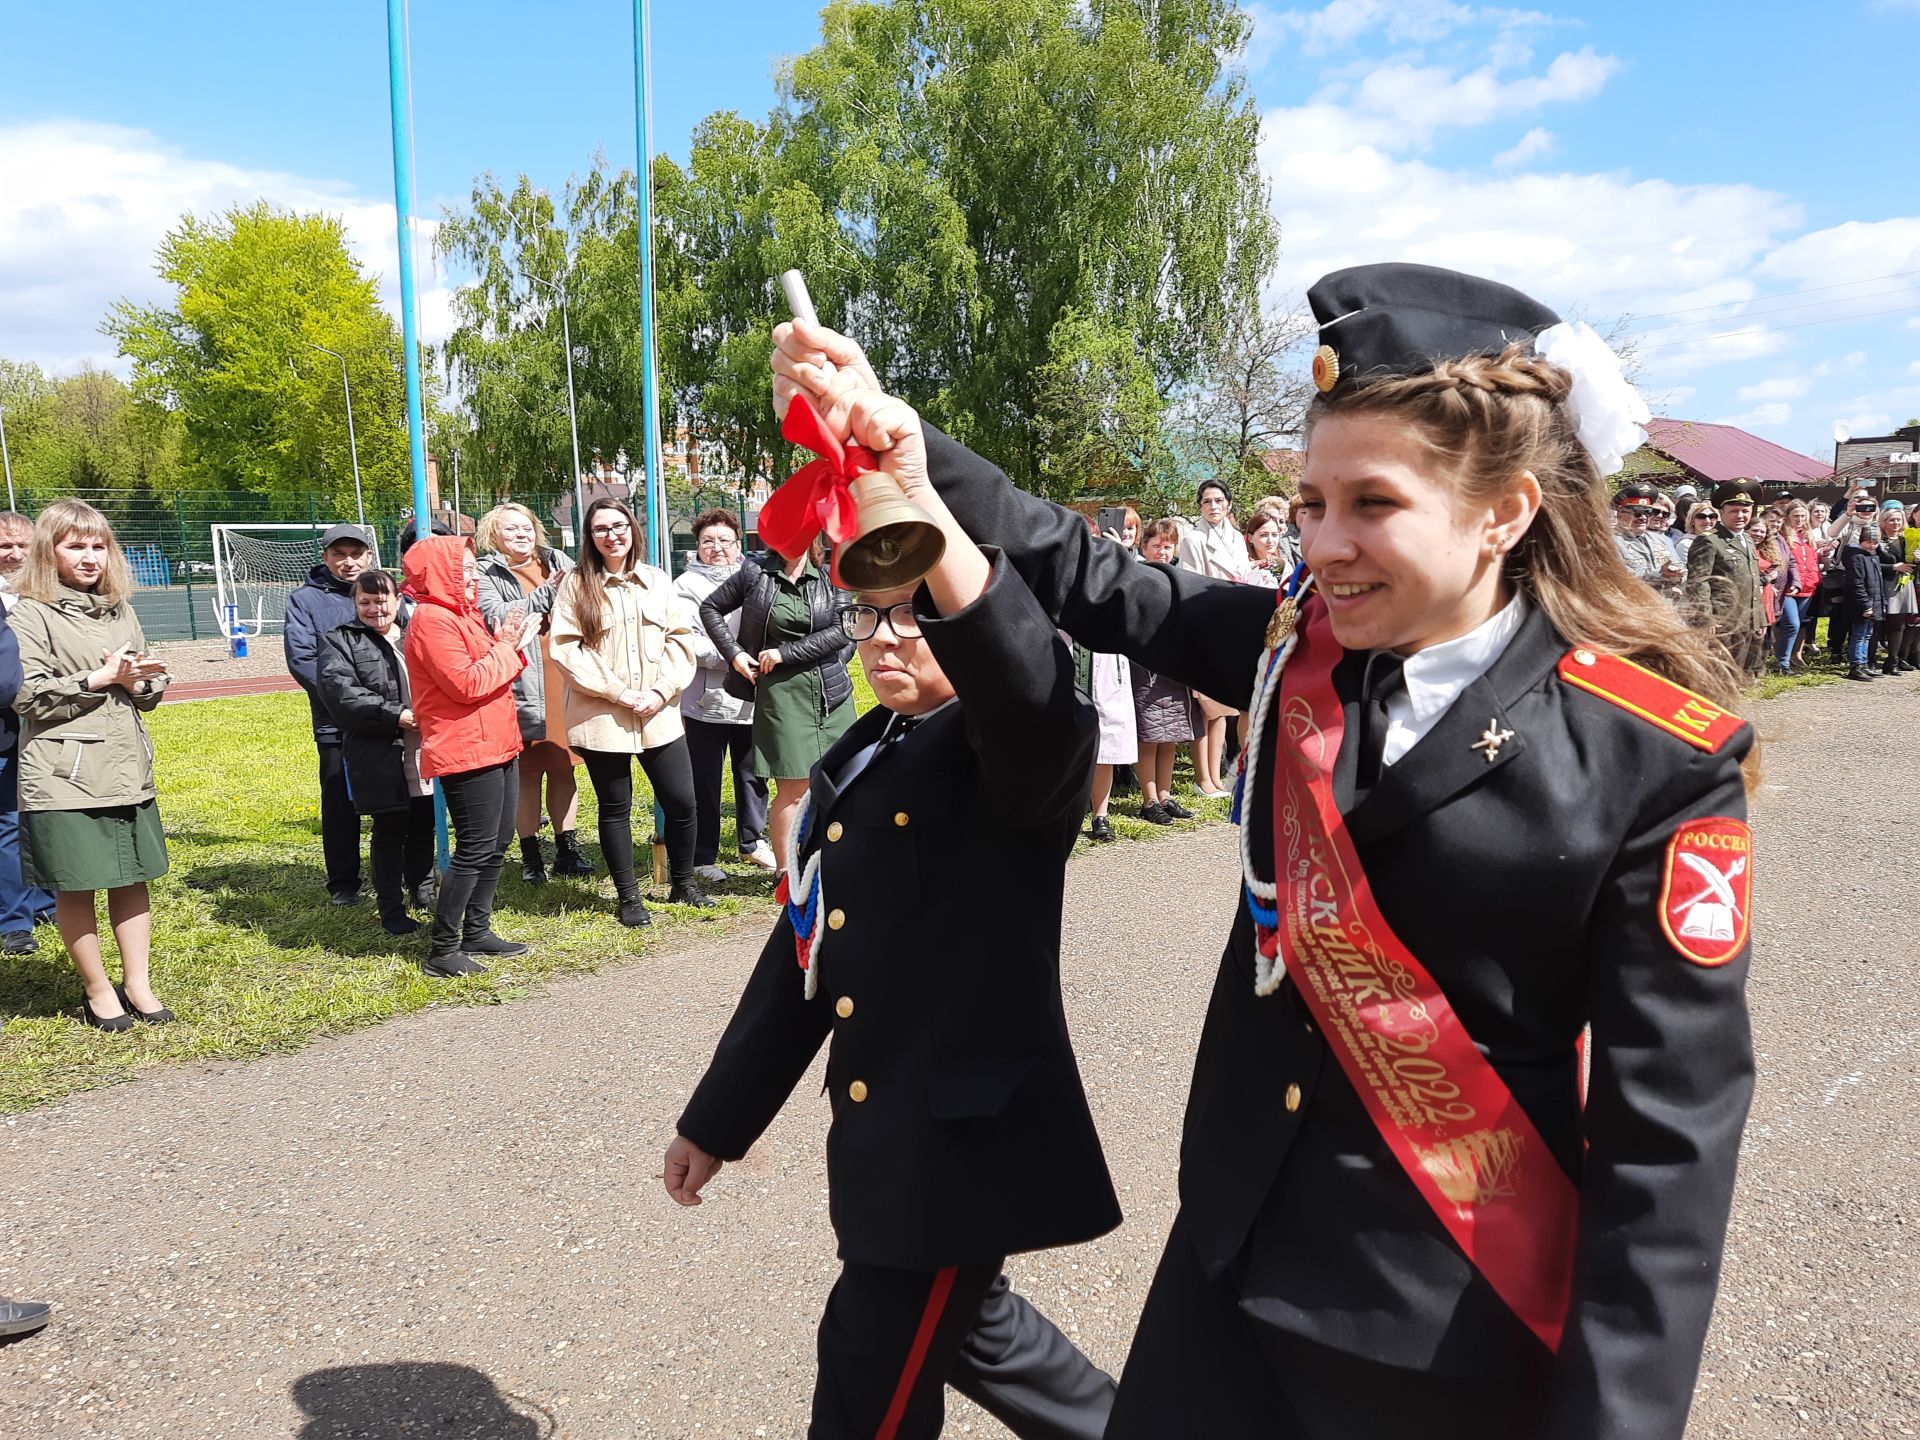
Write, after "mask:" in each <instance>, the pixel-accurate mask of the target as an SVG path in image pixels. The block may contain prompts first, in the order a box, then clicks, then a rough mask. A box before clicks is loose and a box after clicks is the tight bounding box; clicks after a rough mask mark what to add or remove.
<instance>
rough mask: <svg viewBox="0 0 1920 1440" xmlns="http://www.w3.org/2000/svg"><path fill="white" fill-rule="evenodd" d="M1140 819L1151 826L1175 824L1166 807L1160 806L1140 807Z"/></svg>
mask: <svg viewBox="0 0 1920 1440" xmlns="http://www.w3.org/2000/svg"><path fill="white" fill-rule="evenodd" d="M1140 818H1141V819H1142V820H1144V821H1146V822H1147V823H1148V824H1149V825H1171V824H1173V816H1171V815H1169V814H1168V813H1167V808H1166V806H1164V805H1159V804H1154V805H1142V806H1141V807H1140Z"/></svg>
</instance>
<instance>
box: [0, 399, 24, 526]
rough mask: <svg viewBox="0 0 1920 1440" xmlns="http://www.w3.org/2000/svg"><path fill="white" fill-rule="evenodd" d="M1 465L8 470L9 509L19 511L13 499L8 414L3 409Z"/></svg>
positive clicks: (1, 410)
mask: <svg viewBox="0 0 1920 1440" xmlns="http://www.w3.org/2000/svg"><path fill="white" fill-rule="evenodd" d="M0 464H3V465H5V466H6V469H7V509H9V510H18V509H19V508H20V507H19V506H18V505H16V504H15V503H14V499H13V457H12V456H11V455H9V454H7V412H6V411H5V410H3V409H0Z"/></svg>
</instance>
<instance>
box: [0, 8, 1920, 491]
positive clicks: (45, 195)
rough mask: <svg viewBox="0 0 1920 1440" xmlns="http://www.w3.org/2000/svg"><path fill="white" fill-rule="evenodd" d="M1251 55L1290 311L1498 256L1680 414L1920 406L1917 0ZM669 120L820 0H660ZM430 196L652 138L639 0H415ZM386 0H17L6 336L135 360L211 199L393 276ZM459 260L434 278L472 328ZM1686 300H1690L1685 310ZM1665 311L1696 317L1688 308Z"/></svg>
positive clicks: (1270, 20) (716, 89)
mask: <svg viewBox="0 0 1920 1440" xmlns="http://www.w3.org/2000/svg"><path fill="white" fill-rule="evenodd" d="M1248 9H1249V11H1250V12H1251V13H1252V14H1253V16H1254V19H1255V22H1256V24H1255V33H1254V39H1253V41H1252V43H1251V45H1250V46H1249V48H1248V51H1247V53H1246V55H1245V57H1244V63H1245V65H1246V68H1247V70H1248V74H1249V77H1250V80H1251V83H1252V88H1253V91H1254V94H1255V96H1256V98H1257V100H1258V103H1259V105H1260V108H1261V110H1262V113H1263V116H1264V118H1265V139H1264V141H1263V146H1262V161H1263V165H1264V167H1265V169H1266V172H1267V174H1268V177H1269V179H1270V182H1271V184H1272V186H1273V191H1274V196H1273V204H1274V209H1275V212H1276V214H1277V215H1278V217H1279V219H1280V221H1281V225H1282V231H1283V236H1282V243H1283V247H1284V248H1283V254H1282V259H1281V264H1280V269H1279V273H1278V274H1277V275H1276V276H1275V278H1274V298H1275V300H1276V301H1277V302H1278V301H1284V299H1285V298H1286V297H1287V296H1289V295H1291V294H1294V293H1297V292H1298V291H1299V290H1301V289H1303V288H1304V286H1305V285H1306V284H1307V283H1308V282H1310V281H1311V280H1312V279H1313V278H1314V276H1316V275H1318V274H1320V273H1322V272H1324V271H1325V270H1328V269H1332V268H1335V267H1336V266H1338V265H1342V264H1350V263H1355V262H1359V261H1368V260H1384V259H1418V260H1426V261H1429V262H1431V263H1437V264H1446V265H1452V266H1455V267H1456V268H1461V269H1470V270H1476V271H1480V272H1482V273H1488V274H1493V275H1497V276H1499V277H1500V278H1503V279H1507V280H1509V281H1511V282H1512V283H1515V284H1518V285H1521V286H1522V287H1523V288H1525V289H1528V290H1529V291H1530V292H1532V293H1534V294H1537V295H1538V296H1540V298H1542V299H1544V300H1546V301H1547V302H1548V303H1550V304H1553V305H1555V306H1557V307H1559V308H1561V309H1562V310H1563V311H1568V312H1572V313H1578V314H1580V315H1583V316H1585V317H1586V318H1588V319H1590V320H1591V321H1592V322H1593V323H1594V324H1595V325H1596V326H1598V327H1600V328H1602V329H1603V330H1605V329H1608V328H1610V327H1612V326H1615V325H1617V324H1619V323H1620V322H1621V321H1622V317H1629V318H1628V320H1627V328H1626V330H1625V332H1624V333H1625V334H1627V335H1628V336H1630V337H1632V340H1633V343H1634V344H1635V345H1636V346H1637V348H1638V355H1637V360H1638V363H1639V365H1640V367H1641V373H1642V376H1643V381H1644V384H1645V388H1646V389H1647V390H1648V392H1649V396H1650V398H1651V399H1652V400H1653V401H1654V402H1655V408H1656V410H1659V411H1661V412H1662V413H1668V414H1673V415H1676V416H1681V417H1684V418H1691V419H1702V420H1727V421H1734V422H1736V423H1740V424H1742V425H1744V426H1746V427H1747V428H1750V429H1752V430H1754V431H1756V432H1757V433H1760V434H1763V435H1766V436H1768V437H1769V438H1771V439H1775V440H1778V441H1780V442H1782V443H1785V444H1789V445H1791V446H1793V447H1794V448H1797V449H1801V450H1805V451H1808V452H1810V453H1814V454H1821V453H1823V452H1826V453H1830V443H1831V442H1830V432H1831V429H1832V426H1833V424H1834V423H1835V422H1836V421H1840V422H1844V423H1847V424H1848V425H1849V427H1850V428H1851V429H1853V430H1854V431H1855V433H1869V432H1877V431H1878V430H1881V429H1884V428H1886V427H1887V426H1888V425H1889V424H1899V423H1901V422H1902V421H1904V420H1905V419H1906V418H1907V417H1908V416H1910V415H1916V414H1920V359H1916V357H1920V196H1916V194H1915V191H1914V182H1915V180H1916V178H1920V177H1916V175H1915V170H1914V163H1915V162H1914V150H1913V137H1914V134H1915V130H1916V126H1915V125H1914V123H1913V121H1912V118H1911V95H1910V89H1911V87H1910V85H1908V84H1907V83H1906V81H1905V80H1904V79H1903V78H1902V77H1903V71H1902V68H1901V67H1902V64H1903V61H1902V59H1901V57H1902V56H1910V55H1912V54H1913V53H1915V51H1916V48H1920V0H1832V3H1828V4H1824V5H1817V6H1815V5H1806V4H1788V3H1781V0H1771V3H1749V4H1740V5H1734V4H1729V3H1714V4H1697V3H1696V4H1690V5H1674V4H1671V3H1669V4H1663V5H1655V4H1651V3H1643V0H1627V3H1621V0H1615V3H1610V4H1600V3H1597V0H1583V3H1568V4H1552V5H1548V6H1544V7H1541V8H1539V9H1526V10H1519V9H1503V8H1489V7H1481V6H1470V5H1465V4H1456V3H1452V0H1398V3H1395V0H1332V3H1325V4H1319V5H1300V6H1295V7H1289V6H1286V5H1283V4H1276V3H1267V0H1263V3H1257V4H1251V5H1249V6H1248ZM655 10H656V15H655V33H654V61H653V77H654V86H655V102H654V115H655V124H656V137H657V143H658V145H659V147H660V148H661V149H662V150H665V151H667V152H668V153H671V154H674V155H677V156H683V155H684V154H685V152H686V145H687V137H688V135H689V133H690V131H691V130H692V128H693V126H694V125H695V124H697V123H698V121H699V120H700V118H701V117H702V116H704V115H706V114H708V113H710V112H711V111H714V110H718V109H737V110H740V111H742V112H743V113H746V114H749V115H753V116H760V115H763V114H764V113H765V111H766V109H767V107H768V106H769V104H770V103H771V102H772V99H773V74H774V70H775V67H776V65H777V64H778V61H779V58H780V57H781V56H783V55H787V54H792V53H795V52H798V51H800V50H804V49H805V48H807V47H808V46H809V45H810V44H812V43H813V41H814V40H815V38H816V37H817V33H818V20H817V13H816V11H815V9H814V7H813V6H812V5H810V4H808V3H804V0H802V3H779V4H776V3H769V0H709V3H705V4H690V3H686V0H679V3H674V0H662V3H660V4H658V5H657V6H656V7H655ZM412 24H413V47H414V62H415V63H414V87H415V98H414V113H415V122H416V130H417V135H416V154H417V158H418V164H419V200H420V209H421V212H422V213H423V214H426V215H432V214H435V213H437V212H438V209H439V207H440V206H441V205H442V204H443V203H446V202H458V201H459V200H460V199H461V198H462V197H464V195H465V194H466V192H467V187H468V185H469V183H470V181H471V179H472V177H473V176H474V175H475V174H476V173H478V172H479V171H482V170H489V169H490V170H493V171H495V172H496V173H499V174H501V175H503V176H508V177H510V176H512V175H514V174H516V173H518V172H520V171H523V170H524V171H526V172H527V173H528V174H530V175H532V176H533V177H534V178H535V180H536V182H537V183H541V184H546V185H549V186H553V187H556V188H557V187H558V186H559V185H560V184H561V183H562V182H563V181H564V180H565V178H566V176H567V174H568V173H569V172H571V171H574V170H577V169H580V168H582V167H583V166H584V165H585V164H586V163H587V160H588V157H589V156H590V155H591V154H592V152H593V151H594V149H595V148H596V147H599V148H603V149H604V150H605V152H606V153H607V155H608V156H609V158H611V159H612V160H613V161H615V162H616V163H618V164H623V165H624V164H631V163H632V161H633V158H634V153H635V135H634V122H633V86H632V48H631V46H632V37H631V6H630V5H628V4H621V3H612V0H598V3H586V0H560V3H549V4H546V5H543V6H540V7H537V8H536V7H530V6H526V5H525V4H524V3H523V4H516V5H509V4H504V3H499V0H459V3H455V0H414V3H413V15H412ZM389 144H390V142H389V138H388V130H387V94H386V58H385V19H384V6H383V5H381V4H380V3H378V0H350V3H338V0H336V3H333V4H329V5H324V6H278V5H275V6H263V5H260V4H258V3H257V0H255V3H250V4H246V5H242V4H238V3H232V0H197V3H194V4H191V5H188V6H173V7H157V6H152V5H136V4H132V3H118V0H116V3H106V0H66V3H64V4H59V5H54V4H46V3H33V4H27V3H22V0H0V354H6V355H10V356H15V357H21V358H31V359H35V360H38V361H40V362H41V363H43V364H46V365H48V366H49V367H52V368H57V369H68V368H71V367H72V366H74V365H76V364H79V363H81V362H83V361H85V360H88V359H91V360H94V361H96V362H100V363H113V361H112V355H111V349H110V347H109V346H108V345H107V344H106V342H104V341H103V340H101V338H100V337H99V335H98V333H97V330H96V327H97V324H98V321H99V319H100V316H101V315H102V313H104V310H105V308H106V306H107V304H108V303H110V302H111V301H112V300H113V299H115V298H118V297H120V296H122V295H133V296H136V297H139V298H143V299H144V298H149V297H152V296H154V295H155V294H156V293H157V292H156V282H155V281H154V280H153V277H152V275H151V254H152V250H153V245H154V243H155V242H156V241H157V240H158V238H159V236H160V235H161V234H162V233H163V232H164V231H165V229H166V228H167V227H168V226H169V225H170V224H172V223H174V221H175V220H176V219H177V217H178V215H179V214H180V213H181V212H182V211H183V210H187V209H194V210H199V211H202V212H205V211H208V210H213V209H217V208H221V207H224V206H225V205H228V204H232V203H238V202H240V201H244V200H246V199H251V198H253V197H254V196H257V195H265V196H267V197H269V198H272V199H275V200H277V201H280V202H281V203H286V204H293V205H297V206H301V207H303V208H325V209H328V210H330V211H333V212H335V213H338V214H341V215H342V216H343V217H344V218H345V219H346V222H347V225H348V228H349V231H350V233H351V234H352V236H353V238H354V244H355V248H356V250H357V252H358V253H360V254H361V256H362V258H363V259H364V260H365V261H366V262H367V263H368V264H369V265H370V266H372V267H373V268H375V269H377V270H378V271H380V272H381V273H382V274H383V275H385V276H389V277H390V276H391V274H392V272H393V269H394V260H393V254H394V249H393V247H394V238H393V222H392V213H391V205H392V172H391V168H390V167H391V152H390V149H389ZM445 301H446V290H445V281H444V280H443V281H442V282H441V283H439V284H438V285H436V286H433V287H431V288H430V289H429V290H428V293H427V294H426V295H425V297H424V299H423V305H422V309H423V319H424V323H425V325H426V328H427V329H428V331H429V332H430V333H432V332H434V331H435V330H437V329H440V328H443V327H444V323H445ZM1676 312H1677V313H1676ZM1663 327H1664V328H1663Z"/></svg>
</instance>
